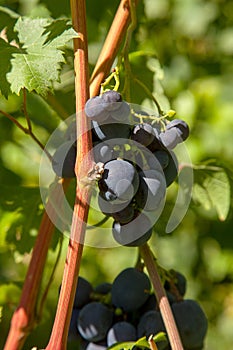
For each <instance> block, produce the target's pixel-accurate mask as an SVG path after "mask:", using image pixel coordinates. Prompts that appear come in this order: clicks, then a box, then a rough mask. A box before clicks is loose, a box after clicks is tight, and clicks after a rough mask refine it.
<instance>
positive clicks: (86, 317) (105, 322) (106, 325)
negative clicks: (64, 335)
mask: <svg viewBox="0 0 233 350" xmlns="http://www.w3.org/2000/svg"><path fill="white" fill-rule="evenodd" d="M112 321H113V312H112V311H111V310H110V309H109V308H108V307H107V306H105V305H104V304H101V303H100V302H95V301H93V302H91V303H89V304H86V305H85V306H84V307H83V308H82V309H81V310H80V313H79V316H78V330H79V333H80V334H81V336H82V337H83V338H84V339H86V340H89V341H91V342H98V341H100V340H103V339H104V338H105V337H106V335H107V332H108V330H109V329H110V327H111V325H112Z"/></svg>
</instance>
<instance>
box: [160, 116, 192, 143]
mask: <svg viewBox="0 0 233 350" xmlns="http://www.w3.org/2000/svg"><path fill="white" fill-rule="evenodd" d="M172 128H176V129H177V131H178V133H179V136H180V138H181V140H180V142H182V141H185V140H186V139H187V138H188V137H189V126H188V124H187V123H186V122H185V121H184V120H181V119H173V120H172V121H171V122H170V123H168V124H167V126H166V129H167V130H169V129H172Z"/></svg>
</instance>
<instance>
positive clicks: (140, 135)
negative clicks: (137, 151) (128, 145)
mask: <svg viewBox="0 0 233 350" xmlns="http://www.w3.org/2000/svg"><path fill="white" fill-rule="evenodd" d="M154 138H155V133H154V129H153V127H152V125H151V124H148V123H143V124H136V125H135V126H134V128H133V130H132V134H131V139H132V140H133V141H136V142H139V143H141V144H142V145H143V146H148V145H150V144H151V143H152V142H153V140H154Z"/></svg>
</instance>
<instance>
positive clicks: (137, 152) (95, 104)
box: [52, 90, 189, 247]
mask: <svg viewBox="0 0 233 350" xmlns="http://www.w3.org/2000/svg"><path fill="white" fill-rule="evenodd" d="M84 112H85V115H86V117H87V118H89V119H90V121H91V127H92V129H91V132H92V140H93V155H94V161H95V162H96V163H102V164H103V168H104V170H103V173H102V174H101V175H100V176H99V177H98V205H99V208H100V210H101V212H102V213H104V214H105V215H106V216H108V217H112V218H113V224H112V235H113V238H114V240H115V241H116V242H117V243H118V244H120V245H123V246H130V247H135V246H140V245H142V244H144V243H145V242H147V241H148V240H149V239H150V237H151V235H152V227H153V224H154V222H155V219H156V218H157V217H158V216H159V214H160V213H161V210H162V208H163V206H164V203H165V197H166V189H167V187H168V186H170V185H171V184H172V182H174V181H175V180H176V177H177V175H178V160H177V157H176V155H175V153H174V151H173V150H174V148H175V147H176V146H177V145H178V144H179V143H182V142H183V141H184V140H186V139H187V137H188V136H189V127H188V125H187V124H186V122H185V121H183V120H180V119H173V120H171V121H168V120H167V119H166V118H165V116H155V115H149V114H148V113H146V112H144V111H141V110H139V111H136V110H135V108H134V107H132V106H131V105H130V104H129V103H127V102H126V101H124V100H122V96H121V94H120V93H119V92H117V91H114V90H108V91H106V92H104V93H102V94H101V95H99V96H95V97H92V98H90V99H89V100H88V101H87V102H86V105H85V111H84ZM75 158H76V124H75V122H73V123H71V124H70V126H69V127H68V129H67V132H66V136H65V142H64V143H63V144H62V145H61V146H60V147H58V149H57V150H56V152H55V153H54V156H53V162H52V166H53V170H54V171H55V173H56V174H57V175H58V176H63V177H74V176H75V172H74V165H75ZM151 218H153V220H154V221H153V220H151ZM152 221H153V222H152Z"/></svg>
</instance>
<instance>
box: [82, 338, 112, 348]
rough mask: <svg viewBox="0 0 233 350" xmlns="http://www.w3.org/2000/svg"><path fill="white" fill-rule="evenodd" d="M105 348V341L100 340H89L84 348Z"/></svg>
mask: <svg viewBox="0 0 233 350" xmlns="http://www.w3.org/2000/svg"><path fill="white" fill-rule="evenodd" d="M106 349H107V344H106V341H105V340H104V341H101V342H97V343H94V342H89V343H88V345H87V347H86V349H85V350H106Z"/></svg>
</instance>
